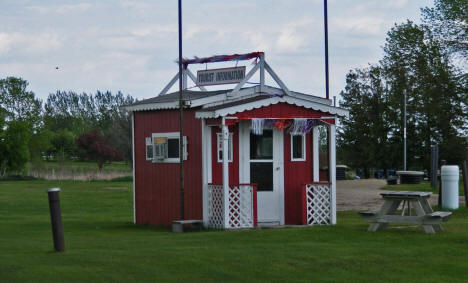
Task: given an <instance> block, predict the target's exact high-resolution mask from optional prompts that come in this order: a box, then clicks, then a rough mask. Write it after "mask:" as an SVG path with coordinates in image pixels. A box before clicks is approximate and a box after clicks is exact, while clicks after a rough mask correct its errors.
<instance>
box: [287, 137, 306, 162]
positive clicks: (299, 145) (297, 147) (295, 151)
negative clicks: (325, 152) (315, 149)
mask: <svg viewBox="0 0 468 283" xmlns="http://www.w3.org/2000/svg"><path fill="white" fill-rule="evenodd" d="M305 151H306V143H305V135H291V161H305V160H306V158H305V156H306V155H305Z"/></svg>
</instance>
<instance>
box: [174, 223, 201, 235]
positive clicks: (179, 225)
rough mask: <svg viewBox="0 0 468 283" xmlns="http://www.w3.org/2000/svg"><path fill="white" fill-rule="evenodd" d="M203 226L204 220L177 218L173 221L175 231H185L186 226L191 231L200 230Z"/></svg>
mask: <svg viewBox="0 0 468 283" xmlns="http://www.w3.org/2000/svg"><path fill="white" fill-rule="evenodd" d="M202 227H203V221H202V220H175V221H172V232H173V233H183V232H184V228H185V229H188V230H190V231H192V230H198V231H200V230H201V229H202Z"/></svg>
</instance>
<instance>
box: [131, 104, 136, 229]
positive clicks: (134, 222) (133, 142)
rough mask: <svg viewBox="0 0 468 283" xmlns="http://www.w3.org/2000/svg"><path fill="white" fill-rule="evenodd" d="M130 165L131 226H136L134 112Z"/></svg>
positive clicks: (133, 114) (133, 117)
mask: <svg viewBox="0 0 468 283" xmlns="http://www.w3.org/2000/svg"><path fill="white" fill-rule="evenodd" d="M131 115H132V163H133V168H132V169H133V224H136V198H135V179H136V178H135V112H133V111H132V114H131Z"/></svg>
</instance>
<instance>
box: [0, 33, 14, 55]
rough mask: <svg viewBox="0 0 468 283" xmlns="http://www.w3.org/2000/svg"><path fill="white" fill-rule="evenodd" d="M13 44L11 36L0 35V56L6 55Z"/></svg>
mask: <svg viewBox="0 0 468 283" xmlns="http://www.w3.org/2000/svg"><path fill="white" fill-rule="evenodd" d="M13 42H14V39H13V36H12V35H11V34H8V33H0V55H2V54H6V53H8V51H10V49H11V46H12V44H13Z"/></svg>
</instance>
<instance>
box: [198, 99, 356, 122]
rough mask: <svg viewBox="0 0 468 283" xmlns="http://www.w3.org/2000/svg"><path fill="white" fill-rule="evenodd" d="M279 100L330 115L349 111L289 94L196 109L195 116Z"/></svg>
mask: <svg viewBox="0 0 468 283" xmlns="http://www.w3.org/2000/svg"><path fill="white" fill-rule="evenodd" d="M280 102H285V103H287V104H291V105H296V106H300V107H304V108H307V109H312V110H316V111H320V112H324V113H330V114H332V115H338V116H344V117H348V116H349V112H348V111H347V110H345V109H341V108H337V107H333V106H329V105H325V104H321V103H317V102H312V101H306V100H304V99H300V98H294V97H290V96H284V97H271V98H265V99H263V100H258V101H254V102H249V103H245V104H239V105H235V106H230V107H226V108H220V109H216V110H211V111H204V110H203V109H201V110H199V111H197V112H196V113H195V117H196V118H218V117H223V116H224V117H225V116H228V115H232V114H235V113H240V112H244V111H247V110H252V109H258V108H261V107H266V106H270V105H274V104H278V103H280Z"/></svg>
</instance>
